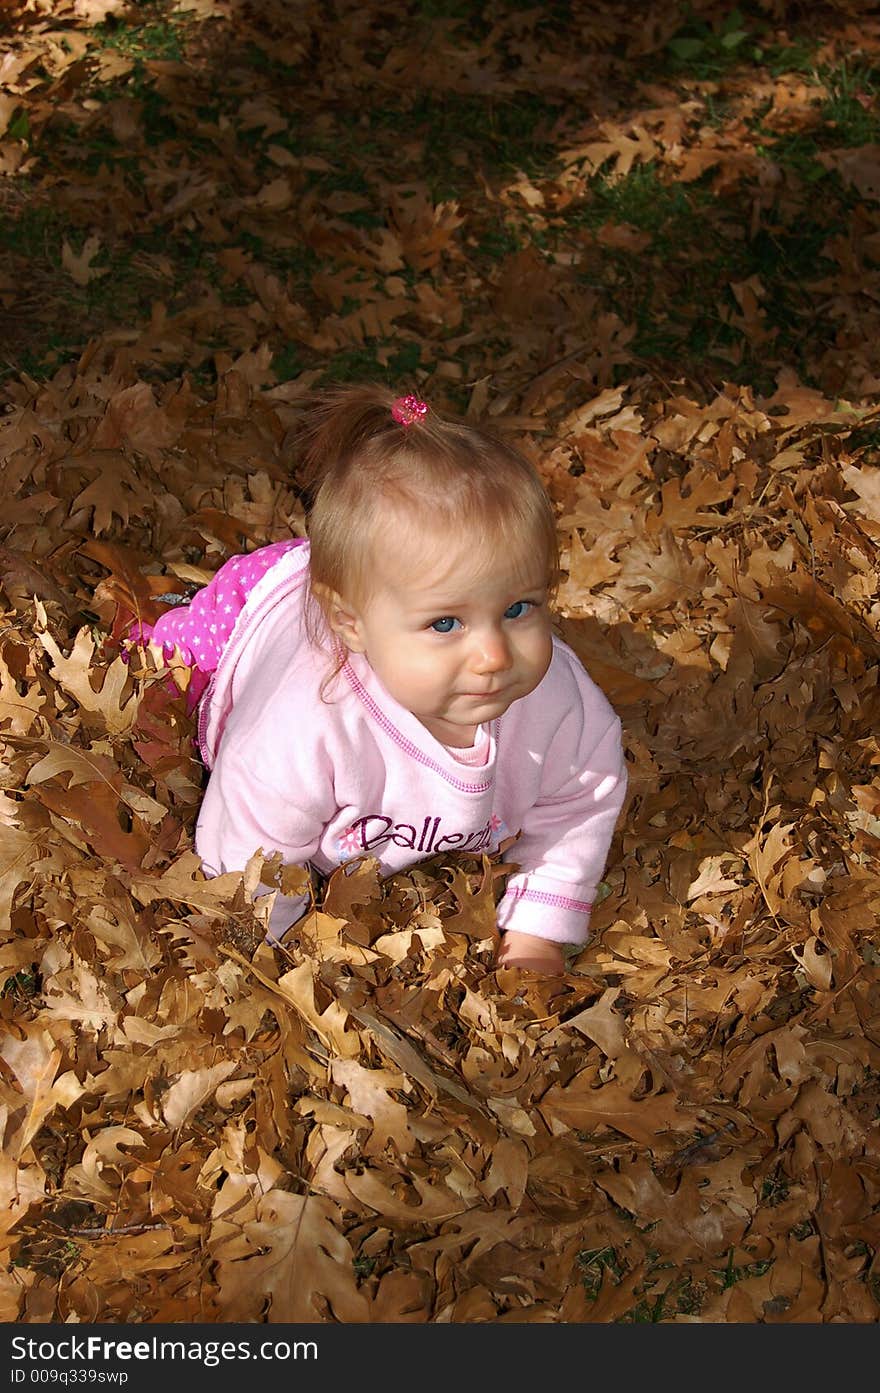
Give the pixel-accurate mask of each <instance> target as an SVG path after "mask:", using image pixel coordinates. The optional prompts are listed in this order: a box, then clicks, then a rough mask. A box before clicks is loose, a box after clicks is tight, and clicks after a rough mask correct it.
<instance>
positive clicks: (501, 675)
mask: <svg viewBox="0 0 880 1393" xmlns="http://www.w3.org/2000/svg"><path fill="white" fill-rule="evenodd" d="M480 545H481V544H480V542H479V541H478V540H477V539H476V538H474V537H473V536H467V537H461V538H459V539H458V540H457V542H453V543H447V544H446V546H445V548H444V549H442V550H441V548H440V547H438V544H437V541H436V539H431V540H428V541H427V543H426V544H420V539H419V538H418V537H417V536H414V535H405V536H397V537H394V538H393V540H392V539H391V538H389V537H386V539H385V545H384V546H382V547H379V546H377V547H376V552H377V554H376V556H375V557H374V558H373V566H372V567H371V571H372V576H373V579H374V585H373V589H372V593H371V595H370V597H369V599H368V600H367V601H366V602H365V603H364V604H362V605H361V606H359V607H357V606H356V607H354V608H353V609H352V614H353V624H352V626H351V628H350V629H349V631H348V632H343V631H342V630H338V632H340V634H341V637H342V638H343V641H344V642H345V643H346V644H347V646H348V647H349V648H350V649H353V650H354V651H356V652H362V653H364V654H366V657H367V659H368V660H369V663H370V666H371V667H372V669H373V671H374V672H375V673H376V675H377V677H378V678H379V680H380V681H381V682H382V684H383V685H384V686H385V688H386V689H387V690H388V691H389V692H390V693H391V695H392V696H393V697H394V698H395V700H396V701H399V702H400V704H401V706H404V707H405V708H406V709H407V710H408V711H411V712H412V714H413V715H414V716H416V717H417V718H418V719H419V720H420V721H421V722H422V724H423V725H424V726H425V727H426V728H427V729H428V730H429V731H430V732H431V734H432V735H433V736H434V737H435V738H436V739H437V740H439V741H441V743H442V744H444V745H455V746H460V747H466V746H468V745H471V744H473V740H474V733H475V730H476V727H477V726H478V725H480V724H482V723H483V722H485V721H491V720H494V719H495V718H496V717H497V716H501V715H503V713H504V712H505V711H506V710H507V708H508V707H509V706H510V705H511V703H512V702H514V701H518V700H519V699H520V698H521V697H524V696H528V694H529V692H532V691H534V689H535V687H537V685H538V683H539V682H540V681H541V679H542V677H543V676H544V674H545V673H546V671H547V668H548V667H549V665H550V657H551V653H552V640H551V627H550V615H549V611H548V604H547V599H548V593H547V566H546V560H545V558H544V556H543V555H536V557H535V561H534V563H533V564H529V565H526V566H525V567H523V565H522V564H519V565H516V564H514V560H513V559H512V558H510V557H507V558H506V557H505V556H499V557H497V558H496V560H495V562H494V564H493V565H491V566H487V565H486V559H485V556H481V555H480ZM483 545H485V544H483ZM524 582H525V583H524ZM334 627H335V626H334Z"/></svg>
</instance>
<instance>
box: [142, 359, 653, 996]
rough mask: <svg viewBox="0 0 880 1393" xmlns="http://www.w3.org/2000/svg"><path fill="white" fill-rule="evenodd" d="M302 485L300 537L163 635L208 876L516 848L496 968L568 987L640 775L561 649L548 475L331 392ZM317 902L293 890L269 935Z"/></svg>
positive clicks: (465, 432)
mask: <svg viewBox="0 0 880 1393" xmlns="http://www.w3.org/2000/svg"><path fill="white" fill-rule="evenodd" d="M297 477H298V478H299V479H300V480H302V481H303V483H304V486H305V490H306V494H305V496H306V506H307V531H308V540H307V541H306V540H304V539H301V538H294V539H291V540H288V541H283V542H276V543H274V544H272V545H271V546H266V547H262V548H260V549H258V550H256V551H254V552H251V553H250V554H248V555H243V556H236V557H233V558H232V559H231V560H229V561H227V562H226V563H225V564H224V565H223V566H222V567H221V568H220V570H219V571H218V572H217V574H216V576H215V577H214V579H213V580H212V581H211V583H210V585H208V586H206V587H205V589H204V590H202V591H200V592H199V593H198V594H197V595H196V596H195V597H194V599H193V600H192V601H191V602H190V603H189V604H188V605H187V606H185V607H181V608H178V609H174V610H169V611H168V612H167V613H166V614H164V615H163V616H162V618H161V619H160V620H159V621H158V623H157V624H156V625H155V629H154V631H153V639H154V641H155V642H156V643H159V644H162V645H163V646H164V652H165V654H166V656H167V657H169V658H170V656H171V654H172V653H173V652H174V651H175V650H176V651H177V653H178V654H179V657H180V659H182V660H183V662H184V663H186V664H188V665H189V666H191V667H192V668H193V670H194V671H193V674H192V682H191V685H190V692H191V693H195V694H196V696H197V697H198V705H199V716H198V721H199V724H198V738H199V747H200V750H201V754H202V758H203V760H204V762H205V764H206V766H207V768H208V770H209V771H210V775H209V778H208V783H207V788H206V791H205V796H204V800H203V803H202V807H201V810H200V813H199V817H198V823H197V827H196V849H197V851H198V852H199V854H200V856H201V858H202V862H203V865H204V868H205V871H206V872H207V873H208V874H209V875H215V874H219V873H221V872H224V871H233V870H243V869H244V867H245V865H246V863H247V861H248V860H249V858H250V857H251V856H252V855H253V853H254V852H256V851H258V850H259V849H262V851H263V853H264V854H265V855H266V856H269V855H271V854H273V853H276V852H277V853H280V855H281V860H282V862H283V863H284V864H290V863H294V864H296V865H298V866H303V867H305V866H308V867H311V868H313V869H315V870H317V871H318V872H320V873H321V874H328V873H329V872H331V871H333V870H335V868H336V867H337V866H339V865H342V864H343V863H345V862H347V861H350V860H352V859H354V858H359V857H364V856H371V857H375V858H377V859H378V862H379V868H380V873H381V874H382V875H383V876H386V875H390V874H391V873H393V872H395V871H400V870H403V869H405V868H406V867H408V866H412V865H413V864H414V863H416V862H418V861H421V860H424V859H425V858H427V857H430V856H435V855H436V854H437V853H438V852H445V853H447V854H452V853H456V852H466V853H471V854H475V853H481V852H494V851H497V850H498V848H499V845H500V843H502V842H505V841H509V840H510V839H511V838H512V837H514V836H515V835H516V834H518V835H517V839H516V841H515V842H514V843H512V844H510V845H509V846H507V848H506V850H505V853H504V858H509V859H510V860H511V861H512V862H515V863H516V866H517V867H518V869H516V870H515V871H513V873H511V875H510V876H509V878H508V880H507V885H506V889H505V892H504V895H503V897H502V898H501V900H500V903H499V904H498V907H497V923H498V928H499V930H500V932H501V946H500V949H499V952H498V962H499V964H501V965H503V966H515V967H521V968H529V969H532V970H535V971H538V972H542V973H549V974H556V973H559V972H561V971H562V970H563V968H564V963H565V958H564V954H563V946H564V945H566V944H575V945H582V944H583V943H585V942H586V939H587V934H588V925H589V918H590V910H591V907H592V900H593V897H594V894H595V891H596V887H597V884H598V882H599V880H600V879H601V876H602V872H603V869H604V866H605V861H606V858H607V855H608V848H609V844H610V841H611V837H612V834H613V832H614V827H615V824H616V821H617V818H618V814H619V812H620V809H621V805H622V802H623V798H624V793H625V788H626V772H625V764H624V758H623V752H622V747H621V732H620V722H619V721H618V719H617V717H616V716H615V714H614V712H613V710H612V709H611V707H610V706H609V704H608V702H607V700H606V699H605V697H604V696H603V694H602V693H601V692H600V691H599V689H598V688H597V687H596V686H595V684H594V683H593V682H592V681H591V680H590V678H589V677H588V676H587V674H586V672H585V671H584V669H583V668H582V666H581V664H580V662H579V661H578V659H577V658H576V657H575V655H574V653H573V652H572V651H571V649H570V648H568V647H567V646H566V645H565V644H564V643H561V642H560V641H559V640H558V639H557V638H556V637H555V636H554V634H553V630H552V623H551V612H550V602H551V600H552V597H553V593H554V587H555V585H556V581H557V571H558V550H557V536H556V527H555V522H554V516H553V510H552V507H551V504H550V501H549V499H548V497H547V494H546V492H545V490H544V488H543V485H542V484H541V481H540V479H539V478H538V476H537V474H536V472H535V470H534V469H533V468H532V466H531V465H530V464H529V462H528V461H527V460H526V459H525V458H524V457H523V456H522V455H520V454H519V453H518V452H517V451H516V450H514V449H513V448H511V446H509V445H507V444H505V443H504V442H502V441H501V440H498V439H495V438H494V437H493V436H492V435H490V434H489V433H488V432H486V431H484V430H482V429H480V428H478V427H477V426H474V425H469V424H464V423H461V422H457V421H453V420H448V419H445V418H444V417H441V416H440V415H439V414H438V413H436V412H434V411H433V410H429V409H428V407H427V406H426V404H425V403H424V402H422V401H419V400H418V399H417V398H416V397H414V396H406V397H397V398H395V397H394V396H393V394H392V393H390V392H386V391H384V390H383V389H382V388H380V387H375V386H353V387H341V388H336V389H334V390H330V391H327V392H324V393H322V394H319V395H318V397H317V399H316V401H315V403H314V405H313V406H312V408H311V409H310V411H309V412H307V414H306V417H305V424H304V428H303V432H302V437H301V443H300V455H299V459H298V463H297ZM504 858H502V859H504ZM307 903H308V902H307V898H306V897H305V896H300V897H292V896H284V895H282V894H280V893H278V894H277V895H276V899H275V903H274V906H273V909H272V913H271V917H270V933H271V935H272V936H273V937H274V938H280V937H281V936H282V935H283V934H284V933H286V931H287V930H288V929H290V928H291V926H292V925H293V924H295V923H296V921H297V919H298V918H300V917H301V915H302V914H303V913H304V912H305V909H306V908H307Z"/></svg>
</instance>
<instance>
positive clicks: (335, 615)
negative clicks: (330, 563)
mask: <svg viewBox="0 0 880 1393" xmlns="http://www.w3.org/2000/svg"><path fill="white" fill-rule="evenodd" d="M314 592H315V599H316V600H317V601H318V604H319V605H320V606H321V608H322V610H323V611H324V617H325V619H326V620H327V623H328V625H329V627H330V628H331V630H332V631H333V633H334V634H335V635H336V637H337V638H338V639H340V640H341V641H342V642H343V643H344V644H345V646H346V648H347V649H348V650H349V652H350V653H363V651H364V648H365V644H364V639H363V633H362V624H361V619H360V615H359V614H358V612H357V610H356V609H355V607H354V605H352V604H350V603H349V602H348V601H347V600H344V599H343V598H342V596H341V595H340V594H339V593H338V592H337V591H336V590H331V589H330V587H329V586H327V585H316V586H315V587H314Z"/></svg>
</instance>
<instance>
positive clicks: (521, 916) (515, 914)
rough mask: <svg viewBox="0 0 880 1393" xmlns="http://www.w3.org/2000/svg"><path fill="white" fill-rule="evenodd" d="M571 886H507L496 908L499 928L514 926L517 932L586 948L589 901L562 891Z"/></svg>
mask: <svg viewBox="0 0 880 1393" xmlns="http://www.w3.org/2000/svg"><path fill="white" fill-rule="evenodd" d="M563 889H564V890H566V891H569V890H570V889H571V887H569V886H564V887H559V886H557V885H556V884H555V883H554V884H553V886H552V888H544V889H539V888H538V886H537V885H535V884H534V883H532V884H527V885H514V886H511V887H509V888H508V890H507V892H506V893H505V895H504V896H503V898H502V899H501V902H500V904H499V905H498V910H497V922H498V927H499V929H501V931H502V933H506V932H507V931H508V930H510V929H514V930H515V931H516V932H517V933H523V934H532V935H533V936H534V937H535V938H548V939H550V940H551V941H552V942H553V943H575V944H577V945H578V947H583V945H584V944H585V943H586V941H587V939H588V938H589V933H590V911H591V910H592V908H593V906H592V904H591V903H590V902H589V901H588V900H581V899H576V898H575V897H574V895H572V894H570V893H567V894H564V893H561V891H562V890H563Z"/></svg>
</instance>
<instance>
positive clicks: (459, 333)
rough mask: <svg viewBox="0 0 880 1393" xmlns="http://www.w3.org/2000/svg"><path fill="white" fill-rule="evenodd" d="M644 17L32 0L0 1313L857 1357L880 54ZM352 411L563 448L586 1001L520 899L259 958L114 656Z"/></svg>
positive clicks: (869, 891) (19, 109)
mask: <svg viewBox="0 0 880 1393" xmlns="http://www.w3.org/2000/svg"><path fill="white" fill-rule="evenodd" d="M629 8H630V7H622V6H615V5H611V4H590V5H587V4H581V3H578V0H572V3H570V4H558V5H547V6H538V7H532V8H531V9H524V8H522V7H520V6H518V5H513V4H501V3H495V4H488V5H485V6H480V7H474V6H470V5H465V4H457V3H454V0H449V2H448V3H440V0H434V2H433V3H422V4H416V3H409V4H395V5H391V4H387V5H383V4H371V5H363V4H353V3H352V4H351V5H346V4H341V5H337V6H335V7H332V15H331V7H329V6H326V5H324V4H318V3H314V4H310V3H305V4H302V5H297V6H295V7H291V6H287V5H283V4H281V3H280V2H279V3H278V4H277V5H274V6H273V5H272V4H265V5H259V6H258V5H253V6H251V5H248V4H244V3H241V4H239V3H236V0H191V3H188V4H186V5H181V6H179V7H175V6H174V5H173V4H171V3H167V4H162V3H157V4H141V5H136V4H131V5H129V6H125V5H123V4H121V3H117V2H116V0H62V3H60V4H52V5H49V4H47V3H43V0H31V3H28V4H26V5H24V6H22V5H19V4H16V3H10V0H0V15H2V16H3V17H4V18H5V19H6V20H8V26H7V33H8V36H7V37H6V38H5V39H4V44H5V48H4V49H3V52H2V55H0V132H2V134H0V173H2V177H0V245H2V247H3V259H2V265H0V305H2V309H3V315H4V352H5V356H6V368H5V374H6V375H5V377H4V380H3V396H4V405H5V414H4V415H3V417H2V418H0V468H2V513H0V526H2V529H3V530H2V545H0V579H2V591H0V603H2V614H0V745H2V750H3V772H2V786H0V985H2V984H5V985H2V995H0V1014H2V1019H3V1033H2V1039H0V1060H2V1070H0V1127H2V1129H3V1149H2V1155H0V1194H2V1203H0V1214H2V1219H0V1231H2V1235H3V1238H2V1246H3V1252H4V1264H3V1269H2V1273H0V1318H2V1319H3V1320H6V1321H26V1322H40V1321H54V1320H69V1321H90V1322H94V1321H105V1322H106V1321H109V1322H169V1321H172V1322H187V1321H216V1322H234V1321H268V1322H290V1321H293V1322H300V1321H314V1322H323V1321H341V1322H369V1321H373V1322H393V1321H412V1322H419V1321H441V1322H465V1321H467V1322H475V1321H505V1322H559V1321H564V1322H582V1321H592V1322H611V1321H689V1320H690V1321H706V1322H712V1321H715V1322H721V1321H726V1322H767V1323H779V1322H840V1321H851V1322H862V1323H868V1322H875V1321H876V1320H877V1318H878V1313H880V1305H878V1295H880V1288H878V1285H877V1282H878V1278H880V1267H878V1253H880V1172H878V1131H877V1115H878V1105H880V1038H878V1030H880V989H878V979H877V964H878V962H880V943H878V935H877V920H878V910H880V782H878V779H877V768H878V765H880V745H878V739H877V735H876V730H877V724H878V715H880V694H878V687H877V683H878V672H880V601H878V596H877V591H878V553H877V538H878V535H880V460H878V451H877V444H878V438H880V437H878V424H880V405H878V399H877V388H878V386H880V379H878V377H877V376H876V375H875V373H876V370H877V363H876V350H875V348H874V345H875V344H876V342H877V331H878V308H877V307H878V303H880V295H878V291H880V277H878V264H880V181H878V177H877V168H878V164H877V154H878V123H877V111H876V92H877V87H878V83H880V68H878V54H880V25H878V22H877V20H876V17H872V15H871V7H868V6H866V5H860V4H859V3H857V0H854V3H850V4H845V3H838V4H836V5H833V6H827V7H821V6H810V7H800V6H787V5H785V4H781V3H774V2H773V0H767V3H765V4H755V5H752V6H748V5H743V6H741V7H740V9H734V8H733V7H732V6H726V5H722V4H695V5H693V6H690V7H688V6H685V5H676V4H673V3H667V4H660V3H655V4H653V5H651V4H649V5H647V6H644V7H640V8H639V13H638V15H637V16H635V17H631V16H628V15H627V14H626V13H625V11H626V10H627V9H629ZM805 9H808V10H809V14H807V13H805ZM328 16H329V17H328ZM379 376H381V377H383V378H384V379H385V380H388V381H392V382H395V383H397V382H400V384H401V387H402V388H405V387H406V388H408V387H412V386H415V387H417V388H418V390H419V391H420V392H421V393H422V394H423V395H425V396H426V397H428V399H429V400H431V401H432V402H434V403H435V405H437V406H440V407H448V408H450V409H453V410H459V411H462V412H467V413H468V414H470V415H471V416H472V417H474V418H484V419H486V420H487V421H489V422H490V423H491V424H492V425H494V426H495V428H497V429H498V430H499V431H502V432H505V433H509V434H510V436H511V437H512V438H513V439H515V440H516V441H517V442H518V443H519V444H520V446H521V447H522V448H523V449H525V450H526V451H527V452H528V453H529V454H530V456H531V457H532V458H534V460H535V462H536V464H537V465H538V467H539V468H540V469H541V471H542V473H543V477H544V478H545V480H546V482H547V485H548V488H549V490H550V493H551V495H552V497H553V500H554V503H555V505H556V507H557V510H558V516H559V528H560V535H561V537H562V541H563V547H564V562H565V574H564V581H563V585H562V589H561V592H560V596H559V629H560V632H561V634H562V636H563V637H564V638H565V639H566V640H567V641H568V642H569V643H570V644H571V645H572V646H573V647H574V648H575V649H576V651H577V652H578V653H579V654H580V655H581V656H582V658H583V660H584V662H585V664H586V665H587V667H588V668H589V670H590V671H591V672H592V673H593V675H594V676H595V678H596V680H597V681H598V682H599V683H600V684H601V685H602V686H603V688H604V689H605V691H606V692H607V693H608V695H609V697H610V699H611V700H612V702H613V703H614V705H615V707H616V708H617V710H618V711H619V713H620V715H621V717H622V720H623V724H624V730H625V739H626V746H627V752H628V757H629V759H630V762H631V786H630V793H629V800H628V804H627V808H626V811H625V814H624V816H623V818H622V821H621V825H620V828H619V832H618V836H617V838H616V840H615V844H614V847H613V849H612V854H611V857H610V860H609V865H608V870H607V876H606V884H605V887H604V891H605V893H604V898H603V899H602V902H601V904H600V905H599V907H598V909H597V911H596V913H595V916H594V935H593V939H592V941H591V943H590V945H589V946H588V947H587V948H586V949H585V950H584V951H583V952H582V953H580V955H579V956H577V957H576V958H575V959H574V960H573V962H572V963H571V965H570V971H569V972H568V974H567V975H566V976H565V978H563V979H561V980H560V981H555V982H548V981H545V980H540V979H537V978H533V977H531V976H530V975H527V974H522V973H517V972H514V971H509V970H508V971H496V970H495V969H494V967H493V951H492V950H493V941H492V935H493V931H494V929H493V925H494V917H493V906H494V898H495V896H496V895H497V893H498V888H499V882H500V879H501V876H502V874H503V871H502V868H501V867H499V866H498V865H497V864H493V863H492V862H491V861H489V860H488V859H486V860H485V861H482V862H477V861H467V860H457V861H456V860H444V859H442V858H441V859H439V860H436V861H432V862H427V863H424V864H423V865H422V866H420V867H418V868H416V869H415V870H413V871H412V872H411V873H409V874H407V875H401V876H396V877H393V878H392V879H391V880H389V881H386V882H384V883H380V882H379V881H378V879H377V876H376V871H375V866H374V865H373V864H372V863H370V862H369V861H367V862H365V863H363V864H362V865H361V866H360V867H359V868H358V869H357V871H356V872H355V873H354V874H353V875H348V876H346V875H343V874H342V873H337V875H335V876H334V877H332V878H331V879H330V881H329V883H328V884H326V885H325V886H322V887H321V888H320V890H319V893H318V897H317V903H316V908H315V911H314V913H313V914H311V915H310V916H309V918H308V919H307V920H306V921H305V923H304V926H303V930H302V933H301V935H300V937H299V938H298V940H297V942H295V943H292V944H291V945H289V946H288V947H287V948H286V949H285V950H283V951H282V950H274V949H269V948H268V947H266V946H265V944H264V943H263V942H262V937H263V924H262V923H261V921H260V919H259V917H258V915H257V914H256V913H255V911H254V910H253V908H252V907H251V905H250V903H249V899H248V893H247V891H248V886H249V885H253V884H255V883H256V881H257V880H258V879H259V875H260V866H259V864H258V863H255V864H253V865H251V866H250V867H249V868H248V872H247V873H246V875H245V876H244V877H242V876H241V875H234V876H224V877H221V878H219V879H217V880H214V881H207V880H206V879H205V878H204V877H203V876H202V874H201V871H200V869H199V865H198V861H197V859H196V858H195V856H194V854H193V851H192V829H193V822H194V817H195V813H196V809H197V807H198V802H199V797H200V793H201V788H202V785H203V774H202V771H201V769H200V767H199V764H198V762H197V760H196V758H195V755H194V750H193V744H192V735H193V730H192V724H191V722H190V721H189V719H188V718H187V716H186V714H185V711H184V707H183V703H182V700H181V698H180V697H179V696H178V695H176V694H175V693H174V692H172V691H169V689H168V677H167V674H166V673H164V672H162V671H161V670H156V669H155V668H154V667H153V665H152V663H151V661H150V660H149V659H148V658H147V657H146V656H145V657H143V658H141V659H137V658H136V659H135V660H134V661H130V662H126V661H125V660H124V658H125V654H124V645H123V644H122V638H123V635H124V633H125V626H126V625H127V623H128V622H129V621H130V619H131V617H132V615H140V616H144V617H147V618H149V617H151V616H154V615H155V614H157V613H158V612H159V611H160V610H161V608H162V606H163V605H164V604H165V603H167V597H168V596H170V595H179V594H181V593H183V594H186V593H188V591H189V590H190V589H192V588H193V587H195V586H197V585H199V584H200V583H203V582H204V581H205V580H207V579H208V578H209V577H210V575H211V574H212V573H213V572H214V571H215V570H216V569H217V567H218V566H219V565H220V564H221V562H222V561H223V560H224V559H225V558H226V557H227V556H229V555H230V554H232V553H233V552H235V551H240V550H247V549H250V548H253V547H256V546H259V545H262V544H264V543H266V542H270V541H275V540H279V539H281V538H282V537H285V536H288V535H290V532H291V530H292V531H293V532H296V533H301V532H302V531H303V514H302V507H301V503H300V500H299V497H298V492H297V479H296V460H295V458H292V457H291V451H290V448H289V444H288V442H289V440H290V438H291V432H292V428H293V426H294V425H295V421H296V416H297V412H298V410H299V407H300V404H301V402H302V400H303V399H304V396H305V394H306V392H307V391H308V389H309V387H310V386H311V385H312V384H313V383H315V382H318V381H325V380H340V379H344V378H352V377H355V378H356V377H379ZM163 597H166V598H164V599H163Z"/></svg>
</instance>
